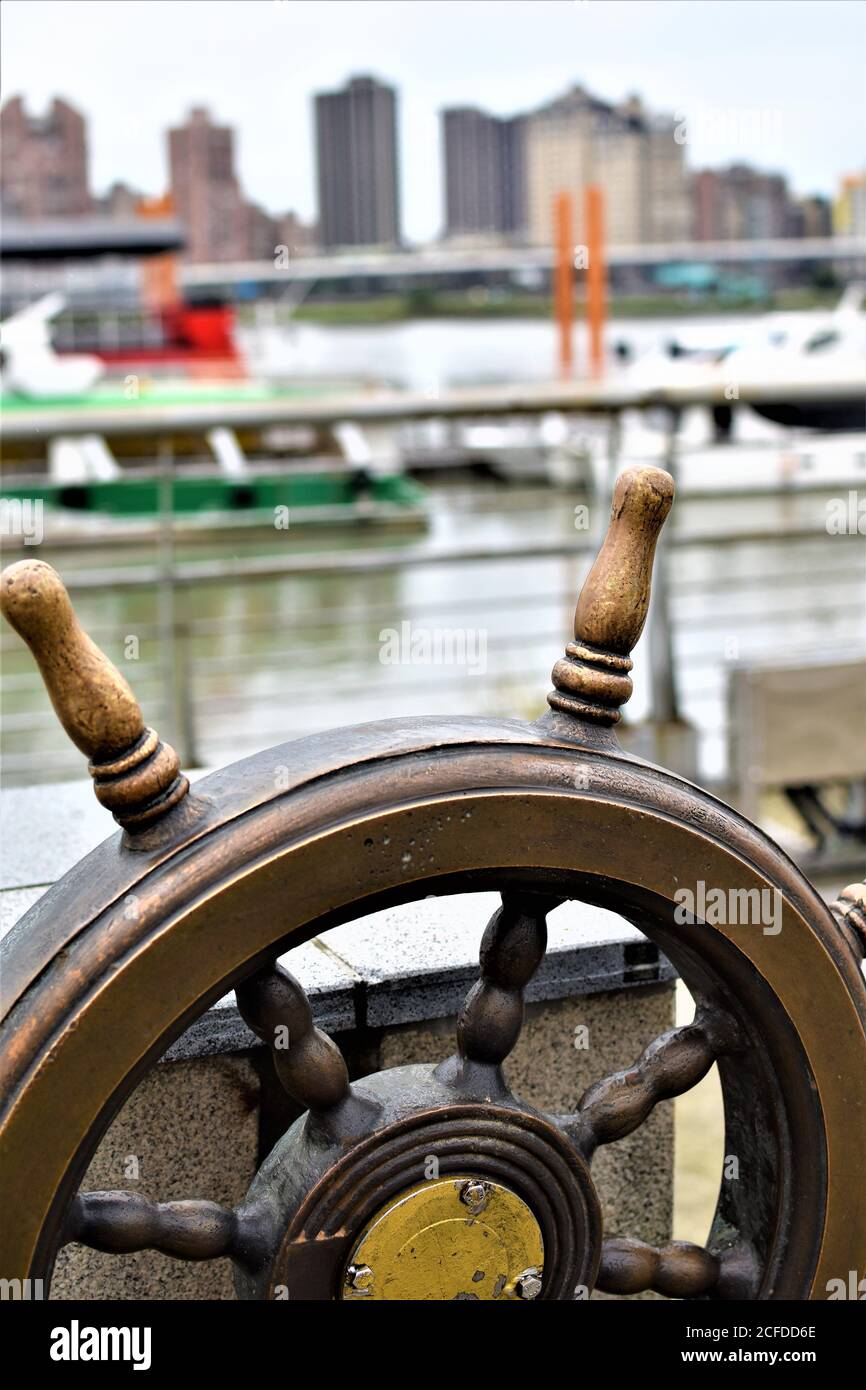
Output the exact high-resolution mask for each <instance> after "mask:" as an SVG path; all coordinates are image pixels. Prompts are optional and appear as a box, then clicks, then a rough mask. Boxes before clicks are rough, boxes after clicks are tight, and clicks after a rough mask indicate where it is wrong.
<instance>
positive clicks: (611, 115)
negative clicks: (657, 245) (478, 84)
mask: <svg viewBox="0 0 866 1390" xmlns="http://www.w3.org/2000/svg"><path fill="white" fill-rule="evenodd" d="M675 129H676V127H675V122H674V121H673V120H672V119H670V118H668V117H664V116H657V115H653V114H650V113H649V112H647V111H646V110H645V109H644V107H643V105H642V104H641V102H640V100H639V99H638V98H637V97H631V98H630V99H629V100H628V101H626V102H623V103H622V104H621V105H612V104H611V103H609V102H604V101H600V100H599V99H598V98H597V97H594V96H592V95H591V94H590V93H589V92H587V91H586V90H585V89H584V88H583V87H579V86H577V87H573V88H572V89H571V90H570V91H568V92H566V93H565V94H564V95H563V96H561V97H559V98H558V99H557V100H556V101H553V102H550V103H549V104H548V105H547V106H544V107H542V108H541V109H540V110H538V111H535V112H533V113H532V115H530V116H527V117H526V187H527V223H528V231H529V237H530V240H531V241H533V242H534V243H536V244H538V245H550V244H551V242H552V239H553V234H554V233H553V204H554V199H555V197H556V194H557V193H559V192H567V193H571V194H572V197H573V201H574V213H575V238H576V240H577V241H578V242H580V241H581V240H582V238H583V227H582V217H583V190H584V187H585V186H586V184H587V183H595V184H598V185H599V186H600V187H601V189H602V191H603V193H604V200H605V226H606V239H607V242H608V244H609V245H611V246H626V245H640V244H641V243H644V242H659V241H684V240H686V239H687V237H688V234H689V222H690V216H691V210H690V202H689V194H688V180H687V174H686V168H685V150H684V147H683V146H682V145H681V144H678V143H677V141H676V139H675Z"/></svg>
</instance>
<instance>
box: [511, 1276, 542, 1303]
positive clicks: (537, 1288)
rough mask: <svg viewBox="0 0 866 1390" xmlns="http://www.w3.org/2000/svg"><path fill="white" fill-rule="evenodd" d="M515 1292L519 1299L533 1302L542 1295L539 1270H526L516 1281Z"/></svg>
mask: <svg viewBox="0 0 866 1390" xmlns="http://www.w3.org/2000/svg"><path fill="white" fill-rule="evenodd" d="M514 1292H515V1293H516V1294H517V1297H518V1298H522V1299H527V1300H530V1301H531V1300H532V1299H534V1298H538V1295H539V1294H540V1293H541V1273H540V1271H539V1270H537V1269H525V1270H524V1271H523V1273H522V1274H518V1276H517V1278H516V1279H515V1281H514Z"/></svg>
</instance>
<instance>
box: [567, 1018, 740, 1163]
mask: <svg viewBox="0 0 866 1390" xmlns="http://www.w3.org/2000/svg"><path fill="white" fill-rule="evenodd" d="M735 1046H737V1041H736V1033H735V1029H734V1026H733V1022H732V1021H731V1020H730V1019H729V1018H728V1016H727V1015H721V1014H718V1013H715V1012H712V1011H710V1010H701V1011H699V1012H698V1014H697V1015H696V1016H695V1019H694V1021H693V1022H692V1023H689V1024H686V1026H685V1027H683V1028H674V1029H672V1030H671V1031H670V1032H668V1033H663V1034H662V1035H661V1037H658V1038H656V1039H655V1040H654V1041H653V1042H651V1043H650V1045H649V1047H648V1048H647V1049H646V1051H645V1052H643V1053H642V1054H641V1056H640V1057H639V1058H638V1060H637V1061H636V1062H635V1063H634V1065H633V1066H631V1067H626V1068H625V1070H624V1071H619V1072H615V1073H614V1074H613V1075H612V1076H606V1077H605V1078H604V1079H603V1080H602V1081H597V1082H595V1084H594V1085H592V1086H590V1087H589V1090H588V1091H586V1092H585V1093H584V1095H583V1098H582V1099H581V1101H580V1104H579V1106H578V1111H577V1114H576V1115H575V1116H573V1117H571V1118H570V1119H566V1120H563V1121H560V1123H561V1124H562V1127H563V1128H564V1129H566V1130H567V1131H568V1132H569V1133H571V1135H572V1137H573V1138H574V1139H575V1140H576V1142H578V1143H579V1145H580V1147H581V1148H582V1150H583V1152H584V1154H585V1155H586V1156H587V1157H589V1156H591V1155H592V1153H593V1152H594V1151H595V1149H596V1148H597V1146H598V1145H599V1144H611V1143H614V1142H615V1141H616V1140H617V1139H623V1138H625V1136H626V1135H627V1134H631V1132H632V1131H633V1130H635V1129H637V1128H638V1127H639V1126H640V1125H642V1124H643V1122H644V1120H645V1119H646V1118H647V1116H648V1115H649V1114H650V1112H651V1111H652V1110H653V1109H654V1107H655V1106H656V1105H658V1103H659V1101H661V1100H670V1099H671V1097H673V1096H679V1095H682V1094H683V1092H684V1091H690V1090H691V1088H692V1087H693V1086H696V1085H697V1083H698V1082H699V1081H700V1080H701V1079H702V1078H703V1077H704V1076H706V1074H707V1072H708V1071H709V1070H710V1067H711V1066H712V1065H713V1063H714V1062H715V1061H716V1059H717V1058H718V1057H721V1056H722V1055H723V1054H724V1053H726V1052H729V1051H731V1050H732V1049H733V1048H734V1047H735Z"/></svg>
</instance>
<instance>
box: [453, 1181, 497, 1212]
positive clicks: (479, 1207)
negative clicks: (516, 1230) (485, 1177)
mask: <svg viewBox="0 0 866 1390" xmlns="http://www.w3.org/2000/svg"><path fill="white" fill-rule="evenodd" d="M492 1190H493V1189H492V1188H491V1186H490V1184H489V1183H486V1182H465V1183H464V1184H463V1186H462V1187H461V1188H460V1200H461V1202H462V1203H463V1205H464V1206H467V1207H468V1208H469V1210H470V1211H471V1212H472V1215H473V1216H478V1215H479V1214H480V1213H481V1212H482V1211H483V1210H484V1208H485V1207H486V1206H487V1203H488V1202H489V1201H490V1194H491V1192H492Z"/></svg>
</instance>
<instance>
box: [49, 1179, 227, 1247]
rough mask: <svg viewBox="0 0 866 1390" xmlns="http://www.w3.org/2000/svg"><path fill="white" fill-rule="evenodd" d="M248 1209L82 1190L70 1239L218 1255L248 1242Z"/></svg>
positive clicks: (72, 1218)
mask: <svg viewBox="0 0 866 1390" xmlns="http://www.w3.org/2000/svg"><path fill="white" fill-rule="evenodd" d="M246 1234H247V1233H246V1231H245V1230H244V1222H243V1218H242V1214H241V1213H239V1212H236V1211H230V1210H228V1209H227V1208H225V1207H221V1206H218V1205H217V1203H216V1202H203V1201H190V1202H152V1201H151V1200H150V1199H149V1198H148V1197H143V1196H141V1195H140V1193H137V1192H79V1193H78V1194H77V1195H76V1197H75V1199H74V1200H73V1203H72V1206H71V1208H70V1211H69V1215H68V1217H67V1221H66V1226H65V1228H64V1233H63V1238H64V1243H66V1244H68V1243H69V1242H70V1241H77V1242H78V1243H79V1244H81V1245H89V1246H90V1247H91V1248H92V1249H94V1250H103V1251H105V1252H107V1253H108V1254H112V1255H127V1254H130V1253H131V1252H132V1251H134V1250H159V1251H161V1253H162V1254H163V1255H173V1256H175V1258H176V1259H179V1260H215V1259H219V1258H220V1256H223V1255H231V1254H233V1253H234V1252H235V1251H237V1250H239V1249H240V1248H241V1247H242V1246H243V1245H244V1244H245V1236H246Z"/></svg>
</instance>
